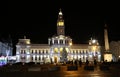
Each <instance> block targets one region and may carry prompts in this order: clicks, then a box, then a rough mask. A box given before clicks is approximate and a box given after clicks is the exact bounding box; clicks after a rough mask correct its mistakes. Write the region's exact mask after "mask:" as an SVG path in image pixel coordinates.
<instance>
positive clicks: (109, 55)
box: [104, 52, 113, 62]
mask: <svg viewBox="0 0 120 77" xmlns="http://www.w3.org/2000/svg"><path fill="white" fill-rule="evenodd" d="M112 60H113V59H112V53H110V52H105V53H104V61H107V62H111V61H112Z"/></svg>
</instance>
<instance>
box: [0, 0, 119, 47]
mask: <svg viewBox="0 0 120 77" xmlns="http://www.w3.org/2000/svg"><path fill="white" fill-rule="evenodd" d="M65 1H66V0H64V1H57V0H55V1H54V0H53V1H44V2H40V1H31V2H30V1H9V2H8V8H7V10H8V11H6V12H8V13H6V12H5V13H4V14H3V16H2V24H1V26H2V27H3V28H2V29H1V30H0V37H1V38H2V39H3V38H7V37H8V35H11V37H12V39H13V43H14V45H15V44H16V43H17V42H18V39H19V38H23V36H24V35H26V37H27V38H30V39H31V42H32V43H47V41H48V37H52V36H53V35H55V34H56V33H57V32H56V31H57V30H56V29H57V27H56V22H57V17H58V12H59V9H60V8H61V9H62V12H63V16H64V21H65V33H66V35H67V36H70V37H71V38H72V39H73V43H88V40H89V39H90V37H94V38H96V39H98V40H99V42H100V43H101V44H102V43H104V40H103V38H104V37H103V31H104V24H105V23H106V24H107V25H108V32H109V41H112V40H115V41H117V40H120V31H119V29H120V28H119V25H120V23H119V22H120V18H119V17H120V16H119V14H120V13H119V4H118V3H117V2H105V1H104V2H94V3H93V2H90V1H89V2H80V1H79V2H78V1H76V2H74V1H69V0H68V1H67V2H65ZM6 29H9V30H6Z"/></svg>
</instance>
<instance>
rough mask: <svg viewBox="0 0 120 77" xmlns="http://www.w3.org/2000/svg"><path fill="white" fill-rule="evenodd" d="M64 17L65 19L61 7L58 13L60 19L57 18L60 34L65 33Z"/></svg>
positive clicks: (58, 32)
mask: <svg viewBox="0 0 120 77" xmlns="http://www.w3.org/2000/svg"><path fill="white" fill-rule="evenodd" d="M64 28H65V27H64V19H63V13H62V10H61V8H60V11H59V14H58V20H57V34H58V35H64V34H65V31H64Z"/></svg>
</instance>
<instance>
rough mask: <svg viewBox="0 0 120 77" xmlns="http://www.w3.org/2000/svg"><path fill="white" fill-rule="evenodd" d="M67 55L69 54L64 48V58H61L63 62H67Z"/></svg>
mask: <svg viewBox="0 0 120 77" xmlns="http://www.w3.org/2000/svg"><path fill="white" fill-rule="evenodd" d="M67 55H68V53H67V51H66V49H65V47H64V48H63V51H62V57H61V60H62V62H67Z"/></svg>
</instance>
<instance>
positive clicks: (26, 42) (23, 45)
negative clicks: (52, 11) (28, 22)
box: [16, 10, 101, 63]
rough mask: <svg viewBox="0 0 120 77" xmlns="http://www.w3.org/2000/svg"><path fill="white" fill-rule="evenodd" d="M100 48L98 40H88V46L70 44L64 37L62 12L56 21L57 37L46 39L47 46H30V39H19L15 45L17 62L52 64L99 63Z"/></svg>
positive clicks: (69, 39)
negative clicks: (71, 62)
mask: <svg viewBox="0 0 120 77" xmlns="http://www.w3.org/2000/svg"><path fill="white" fill-rule="evenodd" d="M100 50H101V47H100V45H99V43H98V40H95V39H90V40H89V43H88V44H72V39H71V37H69V36H65V25H64V19H63V14H62V11H61V10H60V12H59V14H58V20H57V35H56V36H53V37H51V38H48V44H31V42H30V39H26V38H24V39H19V41H18V44H17V45H16V58H17V62H40V63H42V62H45V63H47V62H49V63H51V62H53V63H60V62H63V61H74V60H80V59H81V60H82V62H86V60H89V61H93V60H94V59H96V60H97V61H98V62H100V61H101V51H100Z"/></svg>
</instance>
